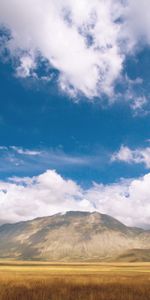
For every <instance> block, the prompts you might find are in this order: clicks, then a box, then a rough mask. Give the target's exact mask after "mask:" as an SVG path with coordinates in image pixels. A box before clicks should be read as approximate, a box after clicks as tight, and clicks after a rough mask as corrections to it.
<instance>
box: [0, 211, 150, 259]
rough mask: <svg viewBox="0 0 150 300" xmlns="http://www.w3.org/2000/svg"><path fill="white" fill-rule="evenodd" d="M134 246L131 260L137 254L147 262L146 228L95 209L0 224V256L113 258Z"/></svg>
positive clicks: (149, 244)
mask: <svg viewBox="0 0 150 300" xmlns="http://www.w3.org/2000/svg"><path fill="white" fill-rule="evenodd" d="M134 249H137V250H139V252H138V255H137V254H136V255H135V259H136V257H138V260H140V253H141V260H143V257H144V260H145V259H146V257H147V259H148V261H149V254H148V253H149V249H150V230H144V229H141V228H138V227H128V226H126V225H124V224H123V223H121V222H120V221H118V220H117V219H115V218H113V217H111V216H108V215H106V214H100V213H99V212H80V211H69V212H66V213H58V214H55V215H52V216H46V217H40V218H36V219H33V220H29V221H22V222H18V223H15V224H3V225H1V226H0V258H13V259H14V258H15V259H25V260H26V259H27V260H33V259H34V260H36V259H37V260H49V261H66V262H67V261H113V260H117V259H119V260H121V258H123V260H124V259H125V258H124V255H125V253H128V251H129V252H132V251H134ZM140 250H141V252H140ZM142 250H143V251H145V252H144V255H143V252H142ZM132 253H133V252H132ZM136 253H137V252H136ZM131 256H132V255H131ZM127 258H128V255H127ZM127 258H126V259H127Z"/></svg>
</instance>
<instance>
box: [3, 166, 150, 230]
mask: <svg viewBox="0 0 150 300" xmlns="http://www.w3.org/2000/svg"><path fill="white" fill-rule="evenodd" d="M149 185H150V173H149V174H147V175H145V176H144V177H142V178H139V179H131V180H122V181H121V182H118V183H115V184H110V185H103V184H96V183H93V185H92V186H91V188H89V189H84V188H82V187H81V186H80V185H78V184H77V183H76V182H74V181H72V180H69V179H64V178H63V177H62V176H60V175H59V174H58V173H57V172H56V171H54V170H48V171H46V172H45V173H43V174H41V175H39V176H34V177H25V178H22V177H13V178H9V179H8V180H7V181H0V220H1V223H2V222H6V221H11V222H15V221H20V220H28V219H32V218H35V217H40V216H46V215H52V214H54V213H58V212H65V211H68V210H80V211H99V212H101V213H106V214H109V215H112V216H114V217H116V218H118V219H119V220H120V221H122V222H124V223H125V224H127V225H132V226H133V225H136V226H137V225H138V226H146V225H147V224H149V220H150V201H149V199H150V189H149Z"/></svg>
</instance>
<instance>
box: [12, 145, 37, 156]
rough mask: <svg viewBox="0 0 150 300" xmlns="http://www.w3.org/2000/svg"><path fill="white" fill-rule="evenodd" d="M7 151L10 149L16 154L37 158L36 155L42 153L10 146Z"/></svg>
mask: <svg viewBox="0 0 150 300" xmlns="http://www.w3.org/2000/svg"><path fill="white" fill-rule="evenodd" d="M9 149H12V150H14V151H15V152H16V153H18V154H22V155H29V156H37V155H41V154H42V152H41V151H38V150H29V149H23V148H20V147H16V146H10V147H9V148H7V150H9Z"/></svg>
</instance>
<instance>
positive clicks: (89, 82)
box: [0, 0, 150, 99]
mask: <svg viewBox="0 0 150 300" xmlns="http://www.w3.org/2000/svg"><path fill="white" fill-rule="evenodd" d="M149 10H150V2H149V0H144V1H141V0H130V1H128V0H124V1H122V0H92V1H88V0H76V1H74V0H63V1H62V0H56V1H53V0H26V1H25V0H22V1H20V0H11V1H9V0H1V2H0V22H1V25H2V26H3V28H4V27H5V28H8V29H9V30H10V36H11V38H9V40H8V41H7V42H6V41H5V47H6V48H7V49H9V51H10V55H11V57H12V58H14V59H15V66H16V74H17V76H20V77H23V78H25V77H31V76H33V77H37V76H38V72H37V69H38V67H39V60H42V61H45V62H46V66H47V70H48V74H46V76H45V78H46V80H47V79H48V77H49V78H51V73H52V72H53V71H52V70H54V69H55V70H57V72H58V73H59V76H58V84H59V86H60V87H61V89H62V90H64V91H66V92H68V93H69V94H70V95H71V96H75V95H76V94H78V93H81V94H83V95H84V96H86V97H87V98H88V99H93V97H95V96H100V95H103V94H105V95H107V96H108V97H109V98H111V97H112V96H113V92H114V88H115V83H116V81H117V80H118V79H119V78H120V76H121V74H122V71H123V69H124V62H125V59H126V57H127V56H128V55H130V54H133V53H135V52H136V51H137V48H139V45H140V46H141V45H143V44H144V45H145V44H146V45H149V43H150V18H149Z"/></svg>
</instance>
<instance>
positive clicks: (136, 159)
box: [111, 145, 150, 169]
mask: <svg viewBox="0 0 150 300" xmlns="http://www.w3.org/2000/svg"><path fill="white" fill-rule="evenodd" d="M111 161H122V162H126V163H129V164H144V165H145V167H146V168H148V169H149V168H150V147H146V148H139V149H134V150H132V149H130V148H129V147H127V146H124V145H122V146H121V148H120V150H119V151H118V152H116V153H114V154H113V155H112V157H111Z"/></svg>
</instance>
